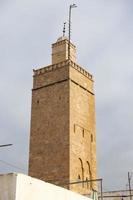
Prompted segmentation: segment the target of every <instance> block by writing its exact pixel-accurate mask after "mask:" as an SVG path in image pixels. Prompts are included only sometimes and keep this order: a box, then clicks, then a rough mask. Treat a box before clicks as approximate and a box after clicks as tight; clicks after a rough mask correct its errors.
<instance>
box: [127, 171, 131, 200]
mask: <svg viewBox="0 0 133 200" xmlns="http://www.w3.org/2000/svg"><path fill="white" fill-rule="evenodd" d="M128 184H129V194H130V200H132V191H131V177H130V172H128Z"/></svg>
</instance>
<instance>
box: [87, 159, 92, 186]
mask: <svg viewBox="0 0 133 200" xmlns="http://www.w3.org/2000/svg"><path fill="white" fill-rule="evenodd" d="M86 163H87V166H88V178H87V179H88V180H92V173H91V166H90V163H89V161H86ZM87 188H90V189H92V182H90V183H88V184H87Z"/></svg>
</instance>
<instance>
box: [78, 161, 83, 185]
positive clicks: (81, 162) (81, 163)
mask: <svg viewBox="0 0 133 200" xmlns="http://www.w3.org/2000/svg"><path fill="white" fill-rule="evenodd" d="M79 161H80V165H81V173H82V181H84V167H83V161H82V160H81V158H79ZM82 187H84V183H82Z"/></svg>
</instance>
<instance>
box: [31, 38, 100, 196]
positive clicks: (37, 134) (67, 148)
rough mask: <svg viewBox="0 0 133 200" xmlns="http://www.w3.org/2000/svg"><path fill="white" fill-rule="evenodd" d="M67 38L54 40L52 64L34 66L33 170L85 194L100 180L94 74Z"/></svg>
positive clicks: (32, 172)
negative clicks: (97, 177) (97, 179)
mask: <svg viewBox="0 0 133 200" xmlns="http://www.w3.org/2000/svg"><path fill="white" fill-rule="evenodd" d="M68 44H69V40H68V39H67V38H66V37H61V38H59V39H58V40H57V42H56V43H54V44H53V45H52V65H50V66H47V67H42V68H40V69H36V70H34V76H33V90H32V111H31V136H30V159H29V175H30V176H33V177H36V178H38V179H41V180H44V181H47V182H50V183H53V184H56V185H59V186H63V187H66V188H68V189H70V190H72V191H75V192H79V193H81V194H88V193H89V192H90V191H91V190H92V189H96V183H94V182H92V183H90V184H89V183H88V184H87V183H82V184H75V185H69V186H68V183H71V182H75V181H82V180H90V179H95V178H96V133H95V95H94V91H93V83H94V81H93V77H92V75H91V74H90V73H88V72H87V71H86V70H84V69H83V68H82V67H81V66H79V65H78V64H77V63H76V47H75V45H73V44H72V43H70V59H68Z"/></svg>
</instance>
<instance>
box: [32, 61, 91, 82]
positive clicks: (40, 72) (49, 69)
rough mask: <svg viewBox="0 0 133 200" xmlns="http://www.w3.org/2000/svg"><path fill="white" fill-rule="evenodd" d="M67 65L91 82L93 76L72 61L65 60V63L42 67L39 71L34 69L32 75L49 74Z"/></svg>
mask: <svg viewBox="0 0 133 200" xmlns="http://www.w3.org/2000/svg"><path fill="white" fill-rule="evenodd" d="M69 64H70V66H72V67H73V68H74V69H76V70H77V71H79V72H80V73H81V74H83V75H84V76H86V77H87V78H89V79H90V80H93V76H92V75H91V74H90V73H88V72H87V71H86V70H84V69H83V67H81V66H79V65H78V64H76V63H74V62H73V61H72V60H71V61H69V60H66V61H63V62H60V63H57V64H54V65H49V66H46V67H43V68H40V69H37V70H35V69H34V70H33V73H34V74H33V75H34V76H37V75H40V74H45V73H48V72H51V71H53V70H57V69H58V68H61V67H64V66H68V65H69Z"/></svg>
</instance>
